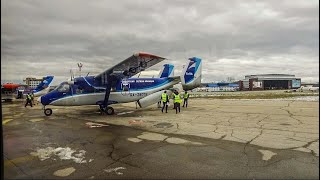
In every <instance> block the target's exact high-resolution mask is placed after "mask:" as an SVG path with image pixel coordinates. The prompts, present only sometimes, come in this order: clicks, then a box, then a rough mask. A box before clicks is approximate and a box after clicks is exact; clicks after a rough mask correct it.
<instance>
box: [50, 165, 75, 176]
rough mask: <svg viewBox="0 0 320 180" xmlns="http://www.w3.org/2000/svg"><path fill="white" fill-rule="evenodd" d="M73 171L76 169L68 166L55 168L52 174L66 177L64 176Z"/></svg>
mask: <svg viewBox="0 0 320 180" xmlns="http://www.w3.org/2000/svg"><path fill="white" fill-rule="evenodd" d="M74 171H76V169H75V168H73V167H69V168H65V169H60V170H57V171H55V172H54V173H53V175H55V176H60V177H66V176H69V175H70V174H72V173H73V172H74Z"/></svg>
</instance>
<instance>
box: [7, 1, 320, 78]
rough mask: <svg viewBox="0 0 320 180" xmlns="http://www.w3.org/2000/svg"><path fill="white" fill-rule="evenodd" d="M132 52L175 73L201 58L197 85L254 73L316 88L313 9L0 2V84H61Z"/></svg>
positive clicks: (299, 4) (290, 4)
mask: <svg viewBox="0 0 320 180" xmlns="http://www.w3.org/2000/svg"><path fill="white" fill-rule="evenodd" d="M139 51H143V52H149V53H153V54H156V55H160V56H163V57H166V58H168V59H169V60H166V61H164V63H172V64H174V65H175V68H176V72H175V73H176V74H178V73H179V72H180V71H181V68H182V65H183V64H185V62H186V59H187V58H189V57H193V56H196V57H200V58H202V59H203V79H202V81H203V82H212V81H221V80H226V79H227V77H233V78H235V79H237V80H239V79H243V78H244V76H245V75H248V74H257V73H260V74H261V73H286V74H294V75H296V77H301V78H302V81H303V82H319V2H318V0H295V1H293V0H288V1H282V0H266V1H262V0H259V1H253V0H241V1H233V0H228V1H223V0H208V1H205V0H199V1H196V0H190V1H188V0H183V1H178V0H168V1H161V0H152V1H150V0H144V1H142V0H134V1H133V0H118V1H115V0H114V1H102V0H97V1H95V0H89V1H88V0H83V1H81V0H75V1H72V0H68V1H63V0H60V1H59V0H50V1H49V0H38V1H33V0H23V1H21V0H19V1H15V0H2V1H1V81H2V82H3V81H8V82H10V81H11V82H13V81H22V80H23V79H24V78H25V77H26V76H36V77H39V76H40V77H41V76H45V75H54V76H56V77H57V78H58V80H59V81H60V80H65V79H67V78H69V76H70V69H71V68H72V69H74V71H75V70H76V69H77V63H78V62H82V63H83V68H82V71H83V72H84V74H86V72H90V73H91V74H92V75H95V74H98V73H100V72H102V71H103V70H105V69H107V68H108V67H110V66H112V65H114V64H116V63H117V62H119V61H121V60H124V59H126V58H127V57H129V56H131V55H132V54H133V53H134V52H139ZM161 66H162V64H159V65H156V66H154V67H152V68H150V70H159V69H160V68H161ZM153 72H156V71H153Z"/></svg>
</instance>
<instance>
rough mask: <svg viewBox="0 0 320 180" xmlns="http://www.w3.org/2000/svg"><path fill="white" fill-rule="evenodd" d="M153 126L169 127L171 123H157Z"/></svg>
mask: <svg viewBox="0 0 320 180" xmlns="http://www.w3.org/2000/svg"><path fill="white" fill-rule="evenodd" d="M154 126H155V127H157V128H171V127H172V126H173V125H172V124H171V123H158V124H156V125H154Z"/></svg>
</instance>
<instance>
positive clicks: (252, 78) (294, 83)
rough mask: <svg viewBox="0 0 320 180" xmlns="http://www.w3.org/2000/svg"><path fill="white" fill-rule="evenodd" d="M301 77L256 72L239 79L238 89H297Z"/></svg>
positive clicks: (299, 85)
mask: <svg viewBox="0 0 320 180" xmlns="http://www.w3.org/2000/svg"><path fill="white" fill-rule="evenodd" d="M300 87H301V78H297V77H295V75H290V74H256V75H247V76H245V79H244V80H241V81H239V89H240V90H249V91H254V90H269V89H298V88H300Z"/></svg>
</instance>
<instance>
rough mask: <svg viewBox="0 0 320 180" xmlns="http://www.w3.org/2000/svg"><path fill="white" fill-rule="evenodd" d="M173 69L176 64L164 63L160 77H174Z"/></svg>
mask: <svg viewBox="0 0 320 180" xmlns="http://www.w3.org/2000/svg"><path fill="white" fill-rule="evenodd" d="M173 70H174V66H173V65H172V64H164V65H163V68H162V69H161V71H160V73H159V75H158V77H159V78H164V77H173V76H174V73H173Z"/></svg>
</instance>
